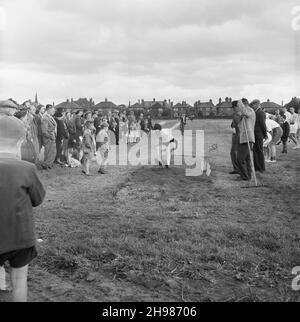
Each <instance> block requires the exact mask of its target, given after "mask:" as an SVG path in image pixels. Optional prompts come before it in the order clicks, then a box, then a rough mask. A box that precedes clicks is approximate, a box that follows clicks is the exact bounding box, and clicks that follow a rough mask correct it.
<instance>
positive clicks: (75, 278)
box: [2, 120, 300, 302]
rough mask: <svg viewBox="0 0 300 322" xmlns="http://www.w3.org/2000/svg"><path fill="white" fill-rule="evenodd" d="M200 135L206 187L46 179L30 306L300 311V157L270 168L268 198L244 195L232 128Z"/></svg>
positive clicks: (114, 174)
mask: <svg viewBox="0 0 300 322" xmlns="http://www.w3.org/2000/svg"><path fill="white" fill-rule="evenodd" d="M192 128H194V129H196V128H197V129H203V130H205V151H206V157H207V158H208V160H209V162H210V165H211V167H212V173H211V175H210V176H209V177H207V176H206V175H203V176H200V177H186V176H185V171H184V168H183V167H175V168H171V169H169V170H166V169H160V168H158V167H155V166H152V167H138V168H137V167H110V168H109V174H108V175H105V176H99V175H96V174H95V176H94V177H88V178H87V177H84V176H83V175H81V172H80V169H61V168H57V169H55V170H53V171H49V172H42V173H41V177H42V180H43V182H44V184H45V186H46V188H47V196H46V200H45V202H44V204H43V205H42V206H41V207H40V208H38V209H37V210H36V212H35V215H36V228H37V237H38V238H42V239H43V243H40V244H39V245H38V248H39V257H38V259H37V260H35V261H34V262H33V264H32V266H31V270H30V274H29V299H30V300H31V301H181V302H182V301H299V299H300V292H296V291H293V290H292V287H291V284H292V280H293V278H294V277H295V276H293V275H292V269H293V267H295V266H300V218H299V188H300V185H299V169H300V167H299V153H300V151H299V150H296V151H295V150H292V149H291V148H290V149H289V154H288V155H281V153H278V156H279V157H278V163H277V164H268V165H267V173H265V174H264V175H260V176H259V177H258V178H259V180H260V182H263V183H265V184H266V185H267V186H268V187H265V188H258V189H241V188H242V187H243V186H245V183H240V182H235V181H234V178H235V176H232V175H229V174H228V173H229V172H230V171H231V170H232V169H231V162H230V157H229V151H230V146H231V131H230V121H228V120H227V121H223V120H219V121H212V120H207V121H193V122H190V123H189V124H188V127H187V129H192ZM212 146H214V149H211V147H212ZM280 148H281V147H279V148H278V152H280V151H281V150H280ZM96 170H97V169H96V166H94V167H93V171H94V173H96ZM297 178H298V180H296V179H297ZM2 300H3V299H2Z"/></svg>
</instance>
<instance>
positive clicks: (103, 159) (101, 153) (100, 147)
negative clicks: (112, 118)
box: [96, 123, 110, 174]
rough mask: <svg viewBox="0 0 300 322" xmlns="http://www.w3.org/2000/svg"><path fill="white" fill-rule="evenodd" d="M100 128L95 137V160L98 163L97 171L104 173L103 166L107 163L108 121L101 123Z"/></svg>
mask: <svg viewBox="0 0 300 322" xmlns="http://www.w3.org/2000/svg"><path fill="white" fill-rule="evenodd" d="M100 128H101V130H100V132H99V133H98V135H97V137H96V149H97V155H98V158H97V162H98V164H99V165H100V169H99V171H98V173H100V174H106V171H105V168H106V165H107V160H108V151H109V144H110V142H109V135H108V129H109V125H108V123H102V124H101V126H100Z"/></svg>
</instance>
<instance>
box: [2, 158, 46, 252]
mask: <svg viewBox="0 0 300 322" xmlns="http://www.w3.org/2000/svg"><path fill="white" fill-rule="evenodd" d="M44 197H45V190H44V187H43V185H42V183H41V181H40V179H39V177H38V174H37V171H36V167H35V166H34V165H33V164H31V163H28V162H25V161H21V160H19V159H18V158H17V157H15V156H13V155H10V154H0V254H5V253H8V252H11V251H15V250H20V249H25V248H30V247H33V246H34V245H35V243H36V237H35V229H34V220H33V207H37V206H39V205H40V204H41V203H42V202H43V200H44Z"/></svg>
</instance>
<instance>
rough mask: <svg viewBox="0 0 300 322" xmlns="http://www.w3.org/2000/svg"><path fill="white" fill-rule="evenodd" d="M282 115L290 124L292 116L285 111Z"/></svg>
mask: <svg viewBox="0 0 300 322" xmlns="http://www.w3.org/2000/svg"><path fill="white" fill-rule="evenodd" d="M284 115H285V117H286V120H287V121H288V122H289V123H290V122H291V116H292V114H291V113H290V112H288V111H286V112H285V113H284Z"/></svg>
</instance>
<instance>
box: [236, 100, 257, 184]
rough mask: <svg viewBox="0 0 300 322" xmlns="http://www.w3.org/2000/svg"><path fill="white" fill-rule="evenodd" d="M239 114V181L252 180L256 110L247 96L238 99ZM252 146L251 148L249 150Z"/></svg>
mask: <svg viewBox="0 0 300 322" xmlns="http://www.w3.org/2000/svg"><path fill="white" fill-rule="evenodd" d="M237 115H238V116H239V119H240V121H239V123H238V127H239V131H240V144H239V147H238V154H237V163H238V172H239V174H240V177H239V178H237V180H238V181H241V180H244V181H250V180H251V173H252V170H251V154H250V153H251V152H252V151H253V145H254V143H255V136H254V127H255V121H256V115H255V112H254V111H253V110H252V108H251V107H250V106H249V102H248V100H247V99H246V98H243V99H242V100H241V101H238V104H237ZM249 146H250V150H251V151H250V150H249Z"/></svg>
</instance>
